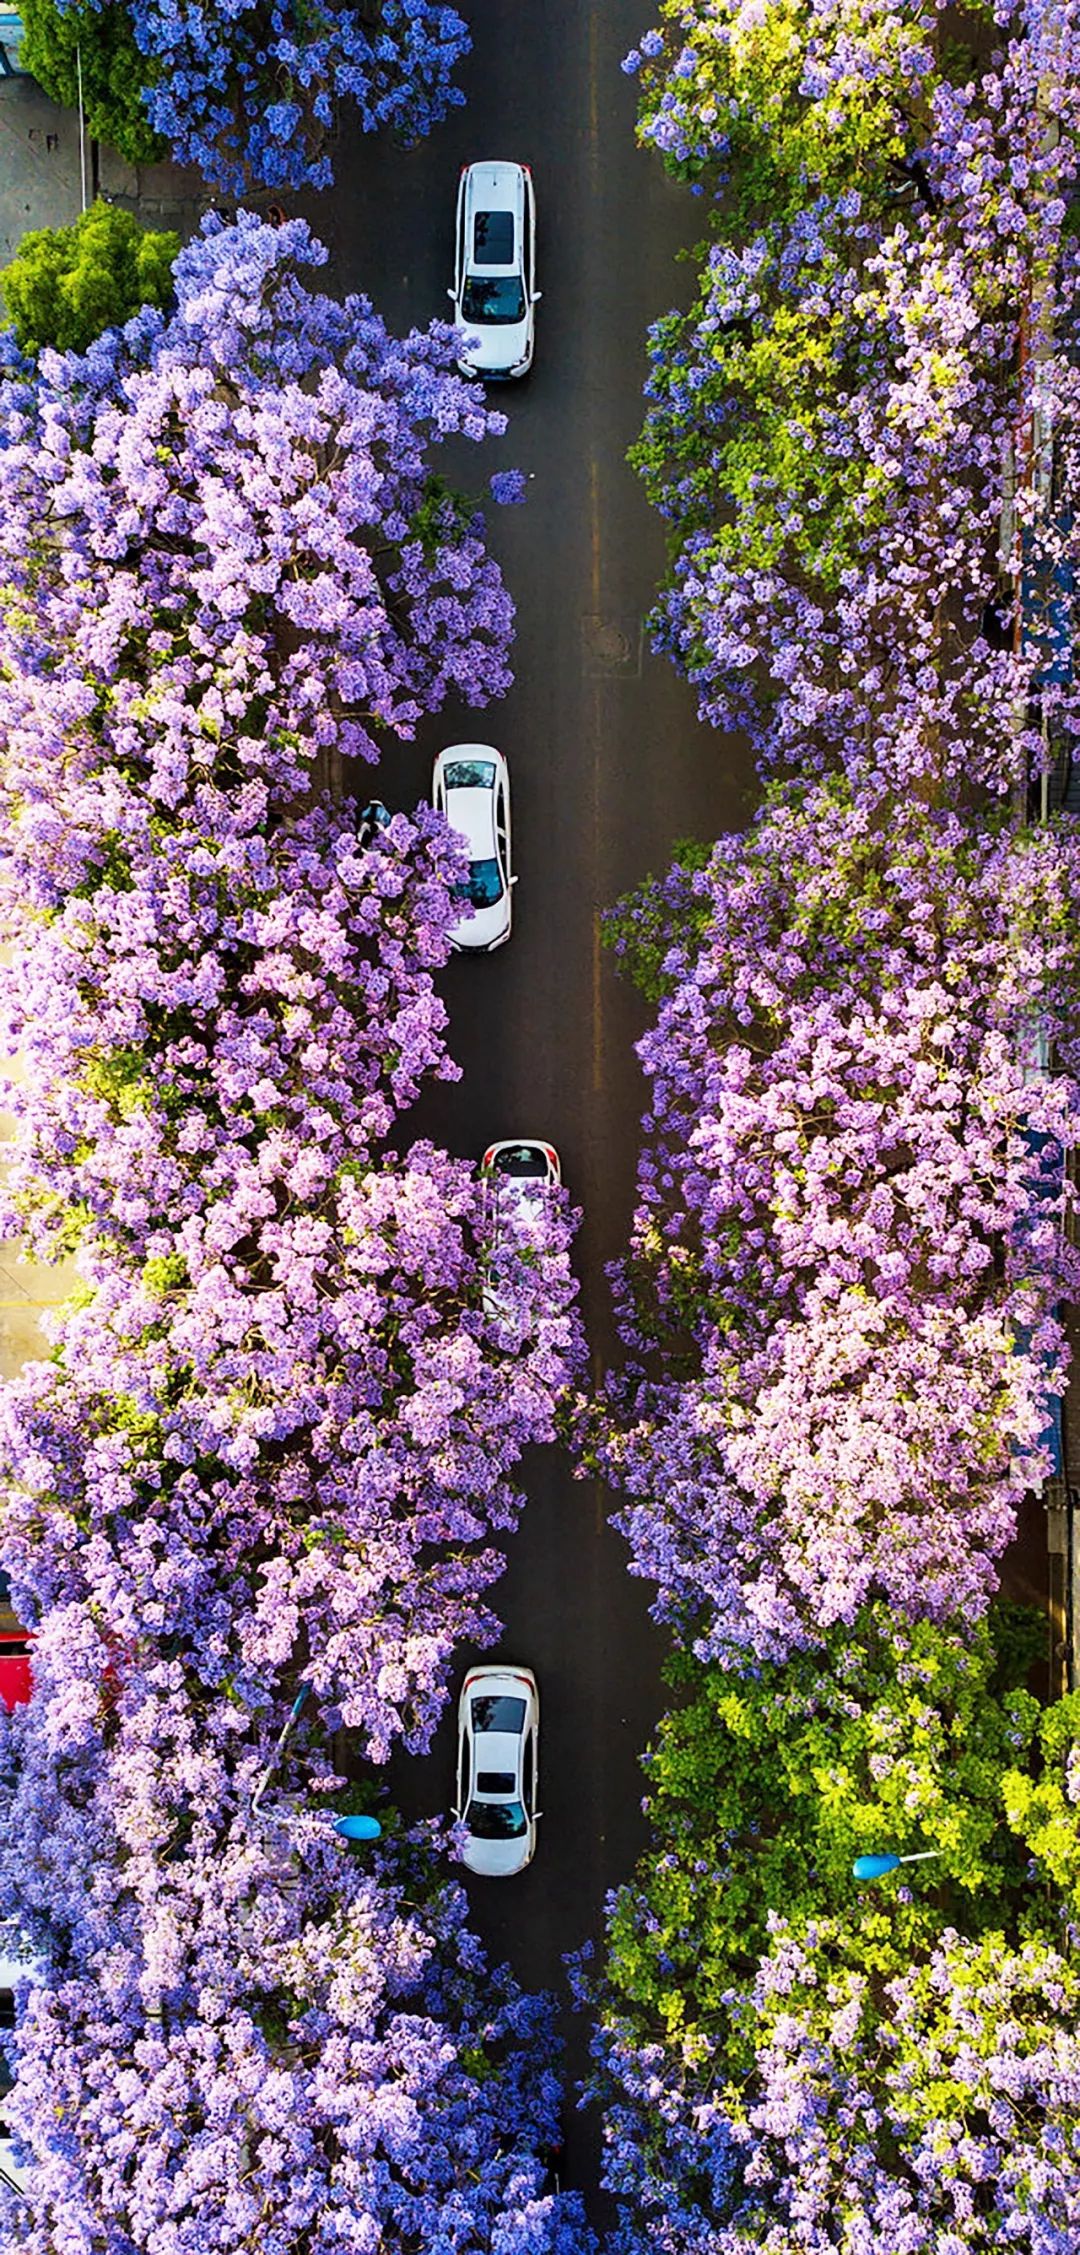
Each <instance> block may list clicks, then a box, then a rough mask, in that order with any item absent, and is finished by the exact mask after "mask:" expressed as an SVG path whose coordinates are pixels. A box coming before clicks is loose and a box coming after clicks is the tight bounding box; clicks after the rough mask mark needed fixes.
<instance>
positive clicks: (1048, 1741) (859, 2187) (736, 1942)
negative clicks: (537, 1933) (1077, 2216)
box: [586, 1608, 1080, 2255]
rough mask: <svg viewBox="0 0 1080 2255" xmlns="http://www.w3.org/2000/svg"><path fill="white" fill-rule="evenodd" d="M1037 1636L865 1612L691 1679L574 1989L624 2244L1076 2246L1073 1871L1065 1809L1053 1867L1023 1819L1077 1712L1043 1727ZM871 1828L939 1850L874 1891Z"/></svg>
mask: <svg viewBox="0 0 1080 2255" xmlns="http://www.w3.org/2000/svg"><path fill="white" fill-rule="evenodd" d="M1034 1629H1035V1637H1036V1639H1037V1640H1038V1641H1040V1642H1041V1638H1039V1624H1038V1622H1037V1621H1036V1622H1035V1623H1034ZM1002 1630H1004V1632H1005V1633H1004V1634H1001V1641H1000V1646H999V1643H998V1635H999V1633H1000V1632H1001V1631H1002ZM1031 1645H1032V1639H1031V1637H1030V1635H1021V1636H1019V1637H1017V1636H1016V1634H1015V1633H1013V1632H1012V1629H1011V1624H1007V1623H1002V1622H994V1624H993V1629H991V1628H989V1627H988V1626H987V1624H986V1623H983V1624H982V1625H981V1626H980V1627H979V1628H977V1629H976V1630H974V1631H973V1632H972V1633H969V1634H962V1633H959V1632H957V1631H955V1630H941V1629H937V1628H931V1627H929V1626H928V1625H927V1624H922V1625H920V1626H919V1627H917V1628H914V1629H912V1630H911V1631H901V1632H899V1633H898V1632H897V1631H896V1630H895V1629H894V1627H893V1624H892V1622H891V1620H890V1618H889V1615H888V1612H887V1611H886V1609H884V1608H878V1609H876V1610H875V1611H874V1612H873V1613H871V1614H869V1615H864V1616H861V1617H860V1619H859V1620H858V1622H857V1623H856V1624H855V1627H854V1631H851V1630H848V1629H845V1630H844V1632H843V1633H842V1634H840V1635H838V1634H835V1633H834V1634H833V1635H832V1636H830V1637H829V1638H828V1639H827V1641H826V1646H825V1649H824V1651H823V1653H822V1654H821V1655H820V1656H816V1657H815V1658H814V1659H810V1658H809V1657H808V1656H805V1657H803V1658H801V1659H799V1660H796V1661H795V1662H793V1663H789V1664H788V1665H787V1666H785V1667H782V1668H776V1667H770V1666H768V1665H766V1666H765V1667H764V1668H763V1669H762V1670H761V1671H760V1673H759V1674H758V1675H757V1676H756V1677H752V1678H743V1679H742V1680H736V1679H733V1678H732V1676H731V1674H730V1672H728V1671H725V1670H721V1669H717V1668H710V1669H707V1670H704V1671H702V1670H700V1669H698V1668H696V1667H695V1666H694V1664H693V1663H692V1662H689V1661H687V1660H686V1659H683V1661H682V1662H681V1663H680V1665H679V1667H678V1668H677V1669H676V1670H675V1671H674V1675H675V1680H676V1681H677V1682H678V1683H681V1684H682V1685H683V1686H684V1687H685V1688H687V1689H688V1690H689V1691H690V1694H691V1696H690V1700H689V1703H688V1704H686V1705H684V1706H680V1707H678V1708H676V1710H675V1711H674V1712H673V1714H672V1715H670V1716H669V1717H668V1718H667V1719H666V1721H665V1723H664V1724H663V1726H662V1728H661V1731H660V1734H659V1737H658V1740H657V1742H656V1745H655V1746H654V1748H653V1750H652V1752H651V1754H650V1755H649V1756H648V1757H647V1759H646V1775H647V1779H648V1787H649V1795H648V1800H647V1802H646V1807H647V1810H648V1812H649V1815H650V1819H651V1822H652V1826H653V1832H654V1841H653V1846H652V1849H651V1852H650V1853H649V1854H648V1855H647V1856H646V1857H644V1858H643V1859H642V1862H641V1864H640V1866H639V1870H638V1873H637V1875H636V1877H635V1880H634V1882H633V1884H632V1885H631V1886H629V1887H624V1888H622V1889H620V1891H619V1892H618V1894H617V1895H616V1896H615V1897H614V1898H613V1900H612V1903H611V1906H610V1910H609V1949H608V1956H607V1961H606V1966H605V1971H604V1974H603V1976H602V1978H600V1979H599V1980H598V1981H595V1982H593V1983H592V1984H591V1985H589V1986H588V1988H587V1992H586V1993H587V1999H588V2002H589V2005H590V2007H591V2008H592V2009H593V2010H594V2011H595V2012H597V2013H598V2017H599V2025H598V2028H597V2032H596V2036H595V2039H594V2095H596V2096H598V2097H599V2098H601V2099H602V2101H603V2102H604V2106H605V2117H604V2128H605V2158H604V2174H605V2179H606V2181H607V2183H608V2185H609V2187H610V2189H611V2190H612V2191H613V2192H614V2194H615V2195H616V2198H617V2201H618V2205H619V2215H620V2224H619V2228H618V2230H617V2232H616V2234H615V2239H614V2245H615V2246H616V2247H617V2248H618V2250H619V2251H620V2255H637V2251H638V2250H641V2251H644V2250H645V2249H646V2248H653V2247H657V2246H659V2247H662V2248H664V2249H665V2250H667V2251H668V2255H706V2250H707V2251H708V2255H717V2251H721V2255H737V2251H738V2250H742V2249H746V2250H749V2249H751V2248H753V2249H761V2248H765V2249H768V2250H769V2251H770V2255H824V2251H825V2250H829V2251H830V2255H831V2251H833V2250H835V2251H838V2255H855V2251H856V2250H857V2249H858V2248H861V2247H863V2246H869V2245H870V2244H871V2242H872V2241H874V2240H875V2239H877V2238H878V2237H879V2236H884V2237H886V2238H887V2241H888V2244H889V2245H890V2246H893V2247H896V2248H901V2249H904V2250H905V2251H907V2250H911V2251H912V2255H931V2250H933V2251H934V2255H940V2250H941V2249H942V2248H949V2249H950V2250H954V2251H956V2255H959V2251H960V2250H968V2249H972V2250H975V2249H978V2250H981V2251H986V2255H989V2251H990V2250H991V2249H992V2248H994V2247H996V2246H999V2245H1001V2244H1003V2243H1004V2244H1012V2245H1016V2246H1018V2247H1021V2248H1023V2249H1025V2250H1031V2251H1032V2255H1034V2251H1035V2250H1039V2251H1040V2255H1044V2251H1046V2250H1049V2249H1051V2248H1059V2247H1064V2246H1065V2245H1066V2244H1067V2235H1068V2232H1069V2229H1070V2226H1069V2217H1070V2215H1071V2213H1072V2211H1073V2209H1074V2206H1075V2201H1076V2197H1077V2192H1078V2189H1080V2139H1078V2127H1077V2125H1078V2119H1080V2116H1078V2100H1080V2083H1078V2075H1080V2047H1078V2046H1077V2042H1076V2035H1075V2027H1074V2017H1075V2003H1076V1974H1075V1968H1074V1966H1073V1963H1072V1951H1071V1945H1070V1938H1069V1937H1070V1928H1069V1926H1068V1923H1067V1918H1068V1916H1069V1915H1070V1914H1071V1915H1075V1907H1076V1902H1077V1896H1078V1889H1080V1860H1078V1858H1077V1855H1076V1827H1075V1823H1073V1825H1072V1854H1071V1858H1069V1859H1068V1871H1067V1873H1066V1872H1065V1871H1064V1868H1063V1856H1062V1851H1063V1848H1064V1836H1062V1838H1061V1840H1060V1841H1059V1858H1058V1861H1059V1867H1061V1868H1059V1870H1058V1872H1056V1873H1054V1872H1051V1870H1050V1869H1049V1868H1048V1867H1047V1866H1046V1865H1044V1864H1043V1863H1042V1861H1041V1859H1040V1858H1039V1853H1038V1848H1037V1845H1036V1838H1035V1834H1034V1832H1033V1831H1032V1830H1031V1829H1029V1825H1028V1822H1027V1810H1029V1809H1030V1807H1031V1798H1032V1797H1038V1796H1047V1797H1052V1796H1053V1795H1054V1794H1055V1793H1057V1794H1058V1795H1060V1794H1061V1793H1062V1791H1063V1788H1064V1787H1065V1785H1066V1780H1067V1777H1068V1776H1069V1774H1070V1773H1069V1771H1068V1769H1067V1766H1066V1764H1065V1763H1063V1761H1062V1758H1061V1747H1060V1745H1059V1743H1058V1741H1059V1740H1061V1739H1069V1740H1070V1741H1072V1740H1075V1732H1076V1721H1077V1717H1076V1700H1075V1697H1074V1698H1073V1699H1072V1700H1066V1701H1064V1702H1062V1703H1061V1705H1060V1707H1058V1708H1052V1709H1050V1710H1049V1711H1048V1712H1047V1713H1046V1714H1044V1715H1040V1710H1039V1708H1038V1705H1037V1702H1036V1701H1035V1700H1034V1699H1033V1698H1032V1697H1031V1695H1030V1694H1029V1693H1028V1692H1027V1691H1026V1690H1025V1689H1024V1688H1023V1685H1022V1684H1019V1683H1017V1682H1016V1681H1015V1678H1016V1675H1017V1673H1018V1671H1022V1670H1023V1668H1024V1665H1025V1662H1026V1659H1027V1657H1028V1656H1029V1655H1030V1651H1031ZM1025 1794H1026V1795H1027V1796H1028V1801H1027V1803H1026V1804H1025V1803H1024V1795H1025ZM868 1846H874V1847H882V1846H887V1847H889V1848H891V1849H893V1850H894V1851H896V1852H905V1851H916V1850H922V1849H933V1850H934V1851H936V1854H935V1858H934V1860H932V1861H929V1862H926V1863H922V1864H912V1865H909V1866H907V1867H905V1868H903V1869H902V1870H901V1871H900V1872H898V1873H896V1874H894V1875H893V1876H891V1877H887V1878H886V1879H885V1880H883V1881H882V1882H880V1883H879V1885H878V1887H877V1889H876V1890H875V1889H874V1888H872V1887H867V1888H865V1889H864V1890H862V1892H860V1890H859V1889H858V1888H856V1887H855V1886H854V1885H853V1882H852V1860H853V1858H854V1856H855V1855H857V1854H858V1853H860V1852H861V1851H863V1850H865V1849H866V1848H867V1847H868ZM1033 1851H1034V1858H1033ZM1055 1879H1057V1881H1058V1884H1059V1886H1061V1882H1062V1881H1064V1885H1063V1887H1062V1889H1061V1892H1060V1893H1059V1892H1058V1888H1057V1887H1055V1885H1054V1884H1053V1882H1054V1880H1055Z"/></svg>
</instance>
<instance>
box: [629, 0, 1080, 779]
mask: <svg viewBox="0 0 1080 2255" xmlns="http://www.w3.org/2000/svg"><path fill="white" fill-rule="evenodd" d="M946 13H947V14H948V20H946ZM992 14H993V20H994V22H995V24H996V26H997V37H996V42H995V43H994V44H993V46H992V47H991V48H990V51H986V49H987V45H988V43H987V40H986V33H987V29H988V23H989V19H990V16H991V11H990V10H988V9H984V8H982V7H981V6H974V7H972V8H971V9H969V10H966V11H963V10H962V11H959V12H958V11H952V10H950V11H948V12H946V11H945V10H944V9H943V8H941V7H939V6H938V5H937V4H936V0H933V4H931V5H930V6H929V7H927V6H923V5H922V0H911V4H910V5H909V4H908V0H903V4H901V5H899V6H894V5H892V0H871V4H870V5H868V6H864V5H863V4H862V0H859V4H857V5H850V6H849V5H847V4H846V0H844V4H842V5H839V6H836V5H834V4H833V0H828V4H827V5H821V6H818V5H816V4H815V0H807V4H806V5H802V4H801V0H800V4H799V5H797V6H792V7H787V6H779V5H769V6H767V7H764V8H761V7H758V6H756V5H754V6H751V5H749V4H747V0H721V4H720V5H718V6H712V5H710V6H708V7H704V6H700V5H698V4H697V0H670V4H669V5H668V6H666V7H665V9H664V10H663V16H664V25H665V29H664V34H663V35H661V34H660V33H655V34H652V35H650V37H649V38H648V39H647V40H646V41H645V42H644V43H643V49H642V51H641V52H639V53H637V54H636V55H635V57H634V58H632V60H633V61H634V62H635V64H640V65H641V67H642V69H643V74H644V77H643V107H642V123H641V131H642V136H643V138H645V139H646V140H648V141H651V142H653V143H655V144H656V145H658V146H659V147H660V148H661V149H662V150H663V151H664V153H665V156H666V157H667V160H668V161H669V163H671V164H672V166H673V167H674V169H675V170H676V171H677V172H678V173H679V174H681V175H683V176H686V175H689V176H690V177H691V178H692V179H693V181H694V184H695V185H696V186H698V187H699V188H701V189H705V188H708V189H709V190H710V192H711V194H712V197H713V201H712V202H711V203H710V207H709V230H710V231H709V240H708V242H707V243H706V244H705V245H703V247H702V253H701V282H700V290H699V294H698V297H697V300H696V302H695V304H694V306H693V307H692V308H691V310H690V311H689V313H687V314H686V315H674V314H673V315H670V316H668V317H667V318H666V319H664V320H663V321H661V322H660V323H659V324H658V325H657V326H656V328H655V329H654V331H653V335H652V348H651V374H650V381H649V386H648V392H649V403H650V404H649V414H648V420H647V422H646V426H645V431H644V434H643V437H642V440H641V442H640V444H639V446H638V448H637V449H636V453H635V459H636V461H637V464H638V467H639V468H640V469H641V470H642V472H643V474H644V476H645V479H646V484H647V487H648V490H649V492H650V494H651V496H652V498H653V499H654V500H655V502H656V503H657V506H658V507H659V508H660V509H661V511H662V512H663V514H664V515H665V517H666V518H667V519H668V521H669V524H670V528H671V541H670V557H671V561H670V570H669V576H668V582H667V585H666V588H665V591H664V594H663V600H662V605H661V609H660V612H659V613H658V618H657V631H658V635H659V640H660V643H661V645H662V646H663V647H664V648H666V649H667V650H668V651H669V652H670V654H671V655H672V656H673V657H674V658H675V660H676V662H677V663H678V664H679V665H680V666H681V667H682V668H683V669H684V670H685V671H686V672H687V673H688V675H689V677H690V679H691V680H692V681H693V682H694V683H695V684H696V685H697V688H698V692H699V698H700V704H701V710H702V712H703V714H704V715H705V716H706V717H707V718H709V719H710V720H712V721H714V722H715V723H717V724H718V725H721V726H730V725H743V726H745V727H747V728H748V729H749V730H750V732H751V735H752V737H753V739H754V741H755V743H756V744H757V746H758V748H759V752H760V754H761V757H762V759H763V760H764V761H765V762H766V764H768V765H773V764H775V763H776V762H781V763H783V764H784V765H785V766H789V767H795V768H797V769H799V770H801V771H803V772H805V771H806V769H807V767H809V766H816V765H821V764H826V765H829V766H832V765H835V764H836V763H837V762H840V763H842V764H843V765H844V766H845V767H846V768H847V770H848V772H849V773H851V774H852V775H853V776H855V777H856V778H858V777H859V776H861V775H862V774H864V773H866V774H868V775H870V776H872V777H876V778H878V779H879V780H880V778H881V777H882V776H883V775H884V776H888V777H890V778H891V779H893V780H894V781H895V782H896V784H897V786H898V787H900V786H901V785H903V786H904V787H908V786H910V784H911V783H912V782H913V781H914V780H915V779H919V778H921V779H923V781H922V784H921V787H926V788H937V789H939V790H941V789H944V790H946V791H947V792H951V791H952V790H953V789H955V788H958V787H961V786H962V785H970V783H971V782H972V781H973V780H979V781H982V782H985V783H986V784H988V785H989V786H990V787H991V788H992V789H993V790H995V791H1008V790H1010V789H1012V788H1014V787H1015V786H1016V785H1017V783H1018V782H1020V781H1022V780H1023V779H1024V778H1025V776H1026V772H1027V768H1028V765H1029V763H1030V760H1031V757H1032V754H1033V752H1034V751H1036V750H1037V740H1036V738H1035V736H1034V735H1033V734H1032V732H1031V728H1030V718H1029V704H1030V698H1031V693H1032V689H1033V686H1034V685H1035V684H1036V683H1037V682H1038V681H1039V680H1040V677H1041V678H1042V690H1043V699H1044V704H1045V705H1047V706H1050V705H1056V706H1059V707H1061V708H1062V709H1063V710H1064V711H1066V712H1071V703H1070V697H1069V693H1068V690H1067V686H1066V684H1065V683H1064V682H1063V681H1062V680H1061V678H1060V673H1058V675H1057V676H1056V677H1055V676H1054V675H1053V669H1051V674H1050V676H1049V677H1048V674H1047V668H1046V664H1045V660H1046V654H1047V652H1046V636H1047V632H1048V617H1049V615H1050V614H1052V612H1053V609H1054V604H1055V601H1056V603H1057V607H1058V609H1060V600H1061V598H1060V589H1061V583H1062V574H1063V573H1064V574H1065V575H1066V576H1067V575H1068V574H1069V573H1070V572H1071V571H1072V570H1073V569H1074V567H1075V532H1074V525H1075V522H1076V506H1075V497H1074V496H1075V479H1076V465H1075V461H1074V451H1075V441H1074V439H1073V437H1072V436H1071V432H1072V431H1074V430H1075V426H1076V371H1075V368H1074V367H1073V366H1072V365H1071V355H1069V354H1067V353H1064V352H1063V353H1060V354H1052V353H1047V352H1046V351H1045V350H1044V349H1043V345H1044V343H1045V340H1046V339H1047V338H1049V337H1052V336H1053V335H1054V334H1055V332H1057V333H1060V334H1061V335H1062V336H1065V335H1067V334H1069V333H1071V330H1072V328H1073V326H1074V323H1075V304H1076V294H1077V271H1078V270H1077V261H1076V253H1075V246H1074V240H1073V237H1072V236H1071V234H1069V233H1066V232H1065V231H1063V217H1064V213H1065V211H1066V208H1067V206H1068V205H1069V204H1070V202H1071V201H1072V199H1073V198H1074V197H1075V194H1076V184H1077V169H1078V147H1080V142H1078V124H1080V11H1078V10H1077V8H1076V7H1075V6H1074V5H1073V4H1072V0H1066V4H1064V5H1062V6H1061V7H1055V8H1052V9H1050V8H1046V7H1045V6H1044V5H1043V4H1042V0H1008V4H1007V5H1004V6H1001V7H998V8H996V9H995V10H993V12H992ZM965 23H966V24H967V26H968V30H969V36H970V38H971V40H972V42H973V44H975V45H976V46H978V45H979V44H980V42H981V44H982V47H983V50H984V51H983V52H982V53H980V54H977V55H976V56H974V57H973V55H972V53H971V52H970V51H969V50H968V49H967V48H966V47H965V46H964V43H963V39H962V38H959V39H958V37H957V25H959V26H960V28H961V30H962V29H963V26H964V24H965ZM1036 410H1037V411H1038V413H1039V415H1040V416H1041V417H1042V419H1043V422H1044V424H1049V423H1051V422H1052V424H1053V426H1054V428H1055V430H1058V431H1060V432H1061V433H1062V434H1063V444H1062V446H1061V448H1060V450H1059V454H1058V459H1057V463H1056V467H1055V474H1054V493H1053V498H1052V499H1051V497H1050V496H1049V495H1048V493H1047V492H1046V491H1045V490H1044V485H1045V480H1044V467H1045V466H1044V464H1043V463H1042V461H1041V459H1040V457H1039V455H1038V453H1037V451H1033V450H1032V448H1031V446H1030V443H1029V441H1030V418H1031V416H1032V414H1033V413H1034V412H1035V411H1036ZM1007 459H1008V460H1009V461H1010V462H1011V466H1012V472H1013V473H1014V476H1015V494H1014V496H1013V502H1012V507H1013V527H1014V531H1013V536H1012V546H1011V549H1010V552H1009V554H1008V555H1007V556H1006V558H1005V559H1004V561H1005V562H1006V564H1007V567H1008V570H1009V572H1010V574H1012V575H1013V577H1012V578H1011V579H1010V582H1009V587H1008V589H1007V590H1006V595H1007V603H1006V612H1007V614H1008V615H1006V616H1005V618H1004V620H1003V617H1002V612H1001V597H1002V588H1001V582H1000V567H1001V559H1000V558H999V553H998V550H999V532H1000V528H1001V520H1002V509H1003V500H1004V497H1005V495H1004V485H1003V463H1004V462H1005V461H1006V460H1007ZM1021 558H1022V562H1023V570H1024V577H1025V590H1024V603H1023V606H1022V627H1021V623H1020V619H1021V614H1020V612H1018V611H1017V609H1016V607H1015V604H1014V601H1013V596H1014V593H1015V587H1016V577H1015V575H1016V572H1017V570H1018V567H1019V564H1020V561H1021ZM1055 589H1056V596H1055ZM1040 590H1041V591H1042V592H1041V593H1040Z"/></svg>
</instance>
